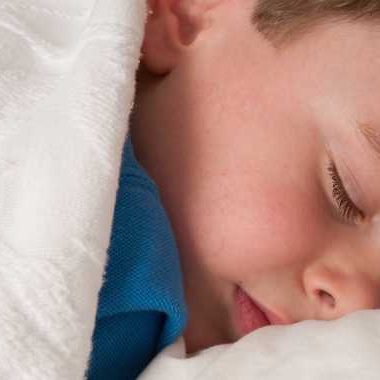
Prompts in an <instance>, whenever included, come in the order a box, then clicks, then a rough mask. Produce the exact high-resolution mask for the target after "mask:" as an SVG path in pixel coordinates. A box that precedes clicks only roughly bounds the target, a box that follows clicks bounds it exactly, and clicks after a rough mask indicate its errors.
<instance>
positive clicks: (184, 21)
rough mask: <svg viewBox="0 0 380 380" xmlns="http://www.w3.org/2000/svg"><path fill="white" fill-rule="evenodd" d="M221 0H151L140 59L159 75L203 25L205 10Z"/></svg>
mask: <svg viewBox="0 0 380 380" xmlns="http://www.w3.org/2000/svg"><path fill="white" fill-rule="evenodd" d="M221 1H222V0H151V1H149V2H148V5H149V11H148V17H147V22H146V26H145V36H144V42H143V46H142V62H143V63H144V64H145V66H146V68H147V69H148V70H149V71H151V72H152V73H154V74H158V75H162V74H166V73H168V72H170V71H171V70H173V68H174V67H175V66H176V64H177V62H178V61H179V58H180V57H181V56H182V54H183V53H184V51H185V50H186V49H187V48H188V47H189V46H190V45H191V44H192V43H193V42H194V41H195V40H196V38H197V36H198V35H199V33H200V32H201V31H202V30H203V29H204V28H205V27H206V26H207V22H206V21H207V19H206V12H207V11H208V10H209V9H211V8H212V7H213V6H215V5H217V4H218V3H220V2H221Z"/></svg>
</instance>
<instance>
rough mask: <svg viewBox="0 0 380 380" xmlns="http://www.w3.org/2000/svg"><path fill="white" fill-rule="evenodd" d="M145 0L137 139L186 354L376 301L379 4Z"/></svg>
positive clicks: (379, 298)
mask: <svg viewBox="0 0 380 380" xmlns="http://www.w3.org/2000/svg"><path fill="white" fill-rule="evenodd" d="M150 7H151V12H150V15H149V18H148V21H147V25H146V33H145V39H144V44H143V48H142V53H143V57H142V65H141V67H140V70H139V75H138V89H137V96H136V104H135V110H134V115H133V118H132V120H131V136H132V141H133V148H134V152H135V155H136V158H137V160H138V161H139V162H140V164H141V166H142V167H143V168H144V169H145V170H146V172H147V173H149V175H150V177H151V178H152V180H153V181H154V183H155V184H156V185H157V187H158V188H159V191H160V197H161V201H162V204H163V205H164V207H165V210H166V211H167V215H168V218H169V220H170V225H171V227H172V228H173V232H174V236H175V243H176V245H177V247H178V255H179V258H180V262H181V269H182V274H183V284H184V291H185V300H186V307H187V310H188V323H186V327H185V329H184V331H180V330H177V334H180V333H183V334H184V338H185V342H186V349H187V352H188V353H193V352H196V351H199V350H201V349H204V348H207V347H210V346H212V345H216V344H221V343H231V342H234V341H236V340H237V339H239V338H240V337H242V336H243V335H245V334H247V333H249V332H252V331H254V330H255V329H257V328H260V327H263V326H266V325H268V324H290V323H296V322H298V321H302V320H307V319H319V320H332V319H337V318H339V317H341V316H343V315H345V314H347V313H350V312H353V311H356V310H360V309H372V308H378V307H379V306H380V269H379V268H380V240H379V236H380V234H379V232H380V222H379V217H378V213H379V205H380V179H379V176H378V175H377V173H378V172H379V169H380V129H379V128H380V126H379V125H378V124H379V121H380V112H379V107H378V104H379V102H380V75H379V74H378V73H379V68H380V55H379V53H378V52H379V51H380V33H379V30H378V29H377V28H376V25H377V23H378V22H379V20H380V3H379V2H378V1H377V0H367V1H354V0H352V1H347V0H299V1H285V0H229V1H227V0H193V1H190V0H189V1H180V0H157V1H151V2H150ZM117 207H118V206H117ZM116 210H117V208H116ZM173 251H175V249H173V250H172V251H171V254H172V253H173ZM161 254H162V253H161ZM165 255H166V253H165ZM161 257H162V256H161ZM111 260H112V257H111ZM173 268H175V266H173ZM173 271H175V269H174V270H173ZM126 278H128V277H126ZM173 284H174V281H173ZM140 286H143V285H141V284H140ZM178 287H179V288H180V284H179V285H178ZM169 293H170V292H168V293H167V294H169ZM179 298H180V297H179ZM179 298H178V297H177V298H176V297H174V298H173V299H175V302H174V304H175V305H176V306H175V309H176V312H175V313H174V314H176V313H177V315H178V313H180V314H181V315H185V308H184V307H183V308H182V306H180V302H177V301H178V299H179ZM178 320H180V321H181V322H180V323H179V324H181V323H183V321H184V320H185V318H183V319H181V318H179V319H178ZM184 326H185V324H184ZM142 333H143V332H141V334H142ZM115 350H116V348H115ZM129 350H133V347H132V346H129ZM150 354H151V355H152V353H150ZM146 357H149V353H148V354H147V356H146ZM124 376H125V374H124ZM109 378H111V377H109Z"/></svg>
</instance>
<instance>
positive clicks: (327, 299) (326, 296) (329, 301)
mask: <svg viewBox="0 0 380 380" xmlns="http://www.w3.org/2000/svg"><path fill="white" fill-rule="evenodd" d="M317 294H318V297H319V298H320V299H321V301H322V302H323V303H324V304H326V305H328V306H329V307H331V308H334V307H335V298H334V297H333V296H332V295H331V294H330V293H328V292H326V291H324V290H321V289H319V290H317Z"/></svg>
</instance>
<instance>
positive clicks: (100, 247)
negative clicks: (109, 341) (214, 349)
mask: <svg viewBox="0 0 380 380" xmlns="http://www.w3.org/2000/svg"><path fill="white" fill-rule="evenodd" d="M145 8H146V7H145V2H143V1H141V0H112V1H108V0H55V1H51V0H0V210H1V212H0V268H1V269H0V271H1V272H0V300H1V309H0V310H1V313H0V379H4V380H13V379H14V380H24V379H25V380H26V379H27V380H31V379H36V380H54V379H67V380H78V379H83V378H84V374H85V370H86V367H87V365H88V360H89V355H90V350H91V336H92V333H93V329H94V325H95V315H96V308H97V301H98V292H99V289H100V288H101V285H102V282H103V272H104V268H105V264H106V252H107V247H108V245H109V239H110V231H111V223H112V216H113V210H114V206H115V199H116V191H117V185H118V176H119V168H120V162H121V153H122V146H123V142H124V139H125V136H126V133H127V127H128V114H129V111H130V109H131V107H132V102H133V96H134V81H135V71H136V69H137V66H138V64H139V54H140V47H141V43H142V37H143V27H144V22H145V17H146V9H145Z"/></svg>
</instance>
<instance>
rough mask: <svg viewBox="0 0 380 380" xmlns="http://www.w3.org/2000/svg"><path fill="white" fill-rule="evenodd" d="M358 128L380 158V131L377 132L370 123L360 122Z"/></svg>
mask: <svg viewBox="0 0 380 380" xmlns="http://www.w3.org/2000/svg"><path fill="white" fill-rule="evenodd" d="M358 129H359V131H360V132H361V134H362V135H363V136H364V137H365V139H366V140H367V142H368V143H369V145H370V147H371V149H372V150H373V151H374V152H375V154H376V156H377V158H378V159H380V132H377V131H376V130H375V128H374V127H372V126H371V125H370V124H369V123H358Z"/></svg>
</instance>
